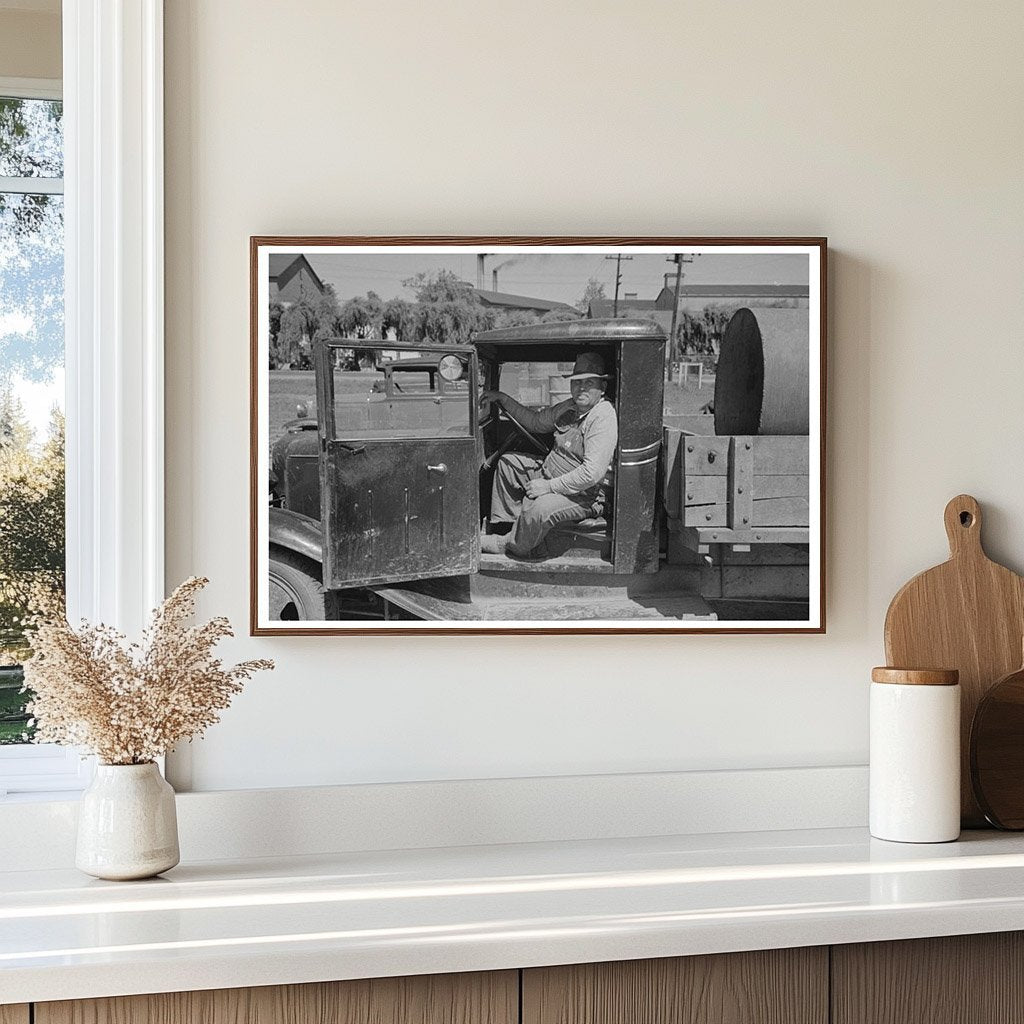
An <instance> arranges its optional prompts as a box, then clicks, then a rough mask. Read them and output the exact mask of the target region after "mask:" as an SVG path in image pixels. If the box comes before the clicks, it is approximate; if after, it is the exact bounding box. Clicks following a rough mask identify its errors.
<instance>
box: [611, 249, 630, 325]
mask: <svg viewBox="0 0 1024 1024" xmlns="http://www.w3.org/2000/svg"><path fill="white" fill-rule="evenodd" d="M632 258H633V257H632V256H623V255H622V253H621V252H617V253H616V254H615V255H614V256H605V259H606V260H615V301H614V302H613V303H612V317H613V318H614V317H618V315H619V285H620V284H622V261H623V260H631V259H632Z"/></svg>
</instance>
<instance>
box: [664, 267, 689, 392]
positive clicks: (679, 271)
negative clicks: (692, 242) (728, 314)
mask: <svg viewBox="0 0 1024 1024" xmlns="http://www.w3.org/2000/svg"><path fill="white" fill-rule="evenodd" d="M666 262H667V263H674V264H675V265H676V290H675V299H674V301H673V303H672V329H671V330H670V331H669V335H668V352H667V353H666V359H667V362H668V365H667V366H666V367H665V376H666V379H671V376H672V357H673V356H674V355H676V325H677V324H678V323H679V290H680V289H681V288H682V286H683V264H684V263H692V262H693V254H692V253H691V254H690V255H687V254H686V253H682V252H677V253H676V254H675V256H670V257H669V258H668V259H667V260H666Z"/></svg>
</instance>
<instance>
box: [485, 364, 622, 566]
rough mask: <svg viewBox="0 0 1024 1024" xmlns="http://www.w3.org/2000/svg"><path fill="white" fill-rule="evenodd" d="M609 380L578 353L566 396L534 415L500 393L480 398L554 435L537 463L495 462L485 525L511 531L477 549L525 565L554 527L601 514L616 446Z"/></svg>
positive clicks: (527, 459)
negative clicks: (521, 560) (504, 526)
mask: <svg viewBox="0 0 1024 1024" xmlns="http://www.w3.org/2000/svg"><path fill="white" fill-rule="evenodd" d="M608 380H609V374H608V373H606V372H605V364H604V359H603V358H602V356H601V355H600V354H599V353H597V352H581V353H580V354H579V356H578V357H577V359H576V364H575V365H574V366H573V368H572V373H571V374H570V375H569V388H570V393H571V397H570V398H567V399H566V400H565V401H564V402H559V403H558V404H557V405H553V406H551V408H550V409H544V410H543V411H542V412H534V411H533V410H532V409H527V408H526V407H525V406H523V405H520V404H519V402H517V401H516V400H515V399H514V398H510V397H509V396H508V395H506V394H505V393H504V392H502V391H485V392H484V393H483V395H482V397H481V401H482V402H483V403H484V407H485V411H486V408H487V406H489V404H490V403H491V402H497V404H498V405H500V406H501V407H502V408H503V409H507V410H508V411H509V412H510V413H511V414H512V415H513V416H514V417H515V418H516V419H517V420H518V421H519V422H520V423H522V425H523V426H524V427H525V428H526V429H527V430H529V431H531V432H532V433H534V434H554V441H555V443H554V447H553V448H552V449H551V451H550V452H549V453H548V454H547V456H546V457H545V458H543V459H541V458H539V457H538V456H535V455H524V454H522V453H520V452H510V453H508V454H506V455H503V456H502V457H501V458H500V459H499V460H498V465H497V467H496V469H495V472H494V484H493V488H492V491H491V519H490V521H491V524H492V527H494V526H496V527H498V530H500V529H501V524H511V530H510V531H509V532H508V533H505V534H501V533H498V532H492V533H490V534H485V535H484V536H483V538H482V544H481V546H482V548H483V550H484V551H488V552H491V553H502V552H504V553H505V554H507V555H509V556H511V557H513V558H527V557H529V556H530V553H531V552H532V551H533V550H534V548H536V547H537V545H538V544H540V542H541V541H542V540H543V539H544V537H545V536H546V535H547V533H548V531H549V530H551V528H552V527H553V526H556V525H557V524H559V523H576V522H579V521H580V520H582V519H589V518H590V517H591V516H600V515H603V514H604V511H605V508H606V507H607V504H608V501H609V499H610V495H611V485H612V462H613V459H614V457H615V445H616V444H617V443H618V439H619V424H618V420H617V419H616V416H615V409H614V407H613V406H612V404H611V403H610V402H609V401H608V399H607V397H606V395H605V392H606V391H607V389H608Z"/></svg>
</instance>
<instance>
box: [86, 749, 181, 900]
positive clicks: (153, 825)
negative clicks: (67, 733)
mask: <svg viewBox="0 0 1024 1024" xmlns="http://www.w3.org/2000/svg"><path fill="white" fill-rule="evenodd" d="M179 860H180V854H179V851H178V818H177V814H176V813H175V809H174V790H173V789H172V788H171V787H170V785H169V784H168V783H167V782H166V781H165V780H164V778H163V776H162V775H161V774H160V770H159V768H157V766H156V764H154V763H153V762H152V761H151V762H149V763H148V764H99V765H97V766H96V774H95V776H94V777H93V781H92V784H91V785H90V786H89V788H88V789H87V790H86V791H85V792H84V793H83V794H82V800H81V805H80V808H79V816H78V848H77V851H76V854H75V865H76V866H77V867H78V869H79V870H80V871H84V872H85V873H86V874H87V875H93V876H94V877H96V878H108V879H111V880H113V881H125V880H128V879H132V878H150V877H152V876H153V875H158V874H160V872H161V871H167V870H168V869H170V868H173V867H174V865H175V864H177V863H178V861H179Z"/></svg>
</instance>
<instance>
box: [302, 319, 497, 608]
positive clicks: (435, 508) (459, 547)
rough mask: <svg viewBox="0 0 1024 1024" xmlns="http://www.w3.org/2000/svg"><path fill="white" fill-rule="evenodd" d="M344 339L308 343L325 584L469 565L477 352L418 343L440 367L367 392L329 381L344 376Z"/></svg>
mask: <svg viewBox="0 0 1024 1024" xmlns="http://www.w3.org/2000/svg"><path fill="white" fill-rule="evenodd" d="M351 347H352V342H351V340H341V339H334V340H331V341H327V342H322V343H319V344H317V346H316V351H315V359H316V382H317V430H318V433H319V442H320V451H319V468H320V511H321V524H322V527H323V572H324V580H323V582H324V587H325V588H326V589H328V590H337V589H343V588H346V587H364V586H372V585H374V584H381V583H399V582H405V581H408V580H419V579H429V578H432V577H437V576H458V575H464V574H467V573H472V572H476V570H477V569H478V568H479V564H480V537H479V521H480V516H479V486H478V472H479V449H478V443H477V361H476V353H475V351H474V350H473V349H472V348H469V347H464V346H445V347H439V346H428V345H424V346H419V347H418V348H417V351H418V352H422V353H424V354H428V353H429V354H431V355H436V357H437V359H438V362H439V363H440V364H441V366H442V368H443V369H445V372H444V373H442V372H439V373H438V374H437V375H436V379H435V376H433V375H430V376H429V379H428V375H427V374H426V373H425V374H424V381H423V382H422V383H418V384H406V383H405V381H404V380H403V384H402V387H401V389H392V388H390V387H389V388H388V389H387V390H386V392H385V393H383V394H380V393H378V394H374V395H369V396H367V395H366V394H365V393H355V394H344V393H343V391H344V388H343V387H342V386H336V385H341V384H342V382H343V381H344V380H345V377H346V374H345V373H344V372H343V371H342V370H340V369H339V368H337V367H336V365H335V364H336V362H337V359H336V355H335V353H336V352H337V350H338V349H343V348H351ZM449 357H450V358H449ZM456 360H457V361H458V363H459V364H460V365H461V373H460V375H459V376H457V377H456V376H455V374H456V373H458V372H459V367H458V366H456ZM436 365H437V364H435V366H436ZM445 374H447V375H445ZM404 376H409V375H408V374H405V375H404Z"/></svg>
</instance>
